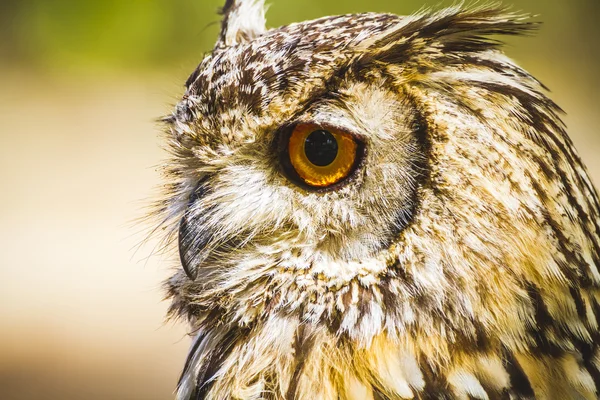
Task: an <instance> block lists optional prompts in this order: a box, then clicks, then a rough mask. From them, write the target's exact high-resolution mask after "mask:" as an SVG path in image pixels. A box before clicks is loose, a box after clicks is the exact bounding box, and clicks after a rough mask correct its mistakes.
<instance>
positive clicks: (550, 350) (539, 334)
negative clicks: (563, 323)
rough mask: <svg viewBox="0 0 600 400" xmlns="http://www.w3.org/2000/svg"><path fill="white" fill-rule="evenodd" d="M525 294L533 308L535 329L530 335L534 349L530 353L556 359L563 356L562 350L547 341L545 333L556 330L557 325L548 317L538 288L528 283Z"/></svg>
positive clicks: (548, 314) (546, 308)
mask: <svg viewBox="0 0 600 400" xmlns="http://www.w3.org/2000/svg"><path fill="white" fill-rule="evenodd" d="M527 292H528V293H529V298H530V299H531V303H532V305H533V307H534V308H535V322H536V327H535V329H534V330H533V331H532V332H530V333H531V335H532V337H533V339H534V340H535V343H536V348H534V349H532V351H533V352H539V353H541V354H543V355H550V356H552V357H557V358H558V357H560V356H562V355H563V354H564V349H561V348H560V347H558V346H557V345H555V344H554V343H552V342H550V341H549V340H548V339H547V332H548V331H549V330H555V329H557V324H556V323H555V321H554V320H553V319H552V317H551V316H550V313H549V312H548V307H547V306H546V304H545V303H544V298H543V297H542V295H541V293H540V291H539V288H537V287H536V286H535V285H534V284H532V283H528V284H527Z"/></svg>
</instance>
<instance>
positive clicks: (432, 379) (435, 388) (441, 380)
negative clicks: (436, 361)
mask: <svg viewBox="0 0 600 400" xmlns="http://www.w3.org/2000/svg"><path fill="white" fill-rule="evenodd" d="M421 359H422V362H421V363H420V367H421V372H422V373H423V380H424V381H425V387H424V388H423V392H422V393H421V394H420V396H421V399H423V400H439V399H452V398H454V395H452V392H451V391H450V387H449V385H448V382H447V381H446V377H445V376H443V375H442V374H439V373H437V372H436V371H434V370H433V369H432V368H431V366H430V365H429V364H428V363H427V361H426V360H427V357H425V356H422V357H421Z"/></svg>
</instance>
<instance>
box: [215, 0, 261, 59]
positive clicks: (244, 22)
mask: <svg viewBox="0 0 600 400" xmlns="http://www.w3.org/2000/svg"><path fill="white" fill-rule="evenodd" d="M265 12H266V7H265V3H264V0H226V2H225V5H224V6H223V9H222V10H221V14H222V15H223V16H224V17H223V22H222V23H221V35H220V36H219V41H218V42H217V45H216V47H225V46H231V45H234V44H238V43H243V42H248V41H250V40H252V39H254V38H256V37H258V36H260V35H262V34H263V33H265V32H266V31H267V28H266V20H265Z"/></svg>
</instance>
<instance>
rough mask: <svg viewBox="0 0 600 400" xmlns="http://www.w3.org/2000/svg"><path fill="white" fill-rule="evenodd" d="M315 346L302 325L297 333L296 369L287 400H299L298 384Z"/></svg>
mask: <svg viewBox="0 0 600 400" xmlns="http://www.w3.org/2000/svg"><path fill="white" fill-rule="evenodd" d="M313 345H314V337H313V336H312V335H310V332H307V329H306V326H305V325H304V324H301V325H300V326H299V327H298V330H297V332H296V339H295V341H294V355H295V359H296V368H295V369H294V373H293V374H292V379H291V381H290V384H289V386H288V391H287V394H286V399H287V400H294V399H296V398H297V390H298V383H299V380H300V377H301V376H302V370H303V369H304V365H305V363H306V359H307V358H308V355H309V354H310V352H311V350H312V347H313Z"/></svg>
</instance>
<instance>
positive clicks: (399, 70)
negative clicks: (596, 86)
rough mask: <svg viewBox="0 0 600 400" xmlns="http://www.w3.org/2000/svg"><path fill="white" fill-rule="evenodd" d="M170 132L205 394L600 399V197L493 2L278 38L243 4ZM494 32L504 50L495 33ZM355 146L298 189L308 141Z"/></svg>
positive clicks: (194, 372) (194, 376) (313, 27)
mask: <svg viewBox="0 0 600 400" xmlns="http://www.w3.org/2000/svg"><path fill="white" fill-rule="evenodd" d="M223 11H224V22H223V29H222V32H221V35H220V38H219V40H218V42H217V44H216V46H215V48H214V50H213V51H212V53H211V54H209V55H207V56H206V57H205V58H204V60H203V61H202V62H201V64H200V66H199V67H198V68H197V69H196V71H195V72H194V73H193V74H192V75H191V77H190V78H189V80H188V82H187V84H186V88H187V89H186V92H185V95H184V96H183V99H182V100H181V101H180V102H179V104H178V105H177V107H176V109H175V111H174V112H173V114H172V115H171V116H169V117H166V118H165V119H164V121H165V124H166V126H167V141H168V144H169V147H170V151H171V154H172V157H171V159H170V161H169V162H168V165H167V167H166V178H167V180H168V189H167V193H166V197H165V200H164V201H162V202H160V203H159V211H160V213H161V215H162V216H163V217H164V222H163V223H164V224H165V226H166V227H170V228H171V233H172V234H171V236H170V237H172V238H175V237H176V236H177V235H178V236H179V239H178V241H179V249H180V255H181V260H182V266H183V268H182V269H181V270H179V271H178V272H176V273H175V275H174V276H173V277H172V278H171V279H170V280H169V281H168V282H167V289H168V294H169V297H170V298H171V299H172V307H171V315H172V316H179V317H183V318H186V319H188V320H189V322H190V324H191V328H192V335H194V340H193V344H192V346H191V348H190V352H189V356H188V360H187V362H186V364H185V367H184V370H183V374H182V378H181V381H180V383H179V386H178V392H177V398H178V399H179V400H190V399H194V400H198V399H211V400H212V399H223V400H225V399H299V400H300V399H302V400H313V399H324V400H327V399H333V400H337V399H343V400H358V399H390V400H392V399H394V400H395V399H412V398H415V399H469V398H472V399H473V398H474V399H533V398H536V399H596V398H598V390H599V389H600V352H599V348H598V344H599V343H600V338H599V334H598V320H597V319H598V317H599V316H600V308H599V304H600V290H599V285H600V273H599V267H600V206H599V201H598V195H597V193H596V191H595V189H594V187H593V185H592V183H591V182H590V179H589V177H588V174H587V173H586V171H585V168H584V166H583V165H582V163H581V161H580V159H579V157H578V156H577V154H576V152H575V150H574V148H573V145H572V143H571V141H570V139H569V138H568V136H567V134H566V132H565V129H564V126H563V124H562V122H561V120H560V114H561V110H560V109H559V108H558V106H557V105H555V104H554V103H553V102H552V101H551V100H549V99H548V98H547V97H546V95H545V94H544V87H543V86H542V85H541V84H540V83H539V82H538V81H537V80H536V79H535V78H533V77H532V76H531V75H529V74H528V73H527V72H526V71H524V70H523V69H521V68H519V67H518V66H516V65H515V64H514V63H513V62H512V61H511V60H510V59H509V58H507V57H505V56H504V55H503V54H502V53H501V51H500V47H501V43H500V42H499V41H497V40H496V37H497V36H496V35H519V34H524V33H528V32H530V31H531V30H533V29H534V28H535V27H536V24H535V23H532V22H529V21H528V20H527V19H525V18H522V17H521V16H519V15H514V14H511V13H509V12H507V11H506V10H502V9H498V8H495V7H478V8H471V9H463V8H460V7H454V8H449V9H444V10H442V11H439V12H425V13H421V14H417V15H413V16H409V17H398V16H395V15H389V14H358V15H345V16H338V17H327V18H321V19H318V20H314V21H308V22H302V23H297V24H292V25H289V26H284V27H281V28H277V29H272V30H267V29H266V28H265V26H264V10H263V5H262V2H261V1H255V0H247V1H244V0H238V1H232V0H228V1H227V4H226V5H225V7H224V10H223ZM492 35H494V36H493V37H494V38H492V37H491V36H492ZM298 123H316V124H322V125H323V126H335V127H337V128H340V129H343V130H345V131H348V132H353V133H355V134H356V135H357V136H359V137H360V138H361V140H362V141H363V142H364V156H363V159H362V161H361V163H360V165H359V166H358V167H357V168H356V171H355V172H354V173H353V174H352V175H351V176H350V177H349V178H348V179H347V180H346V181H344V182H343V184H340V185H336V186H335V187H332V188H331V189H325V190H310V189H307V188H304V187H301V186H299V185H297V184H295V183H294V182H293V181H292V180H290V179H289V178H288V177H287V176H286V174H285V173H283V172H282V166H281V163H280V158H279V148H278V144H277V143H278V137H279V136H280V135H282V133H281V132H283V130H285V129H286V127H287V126H291V125H293V124H298Z"/></svg>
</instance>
